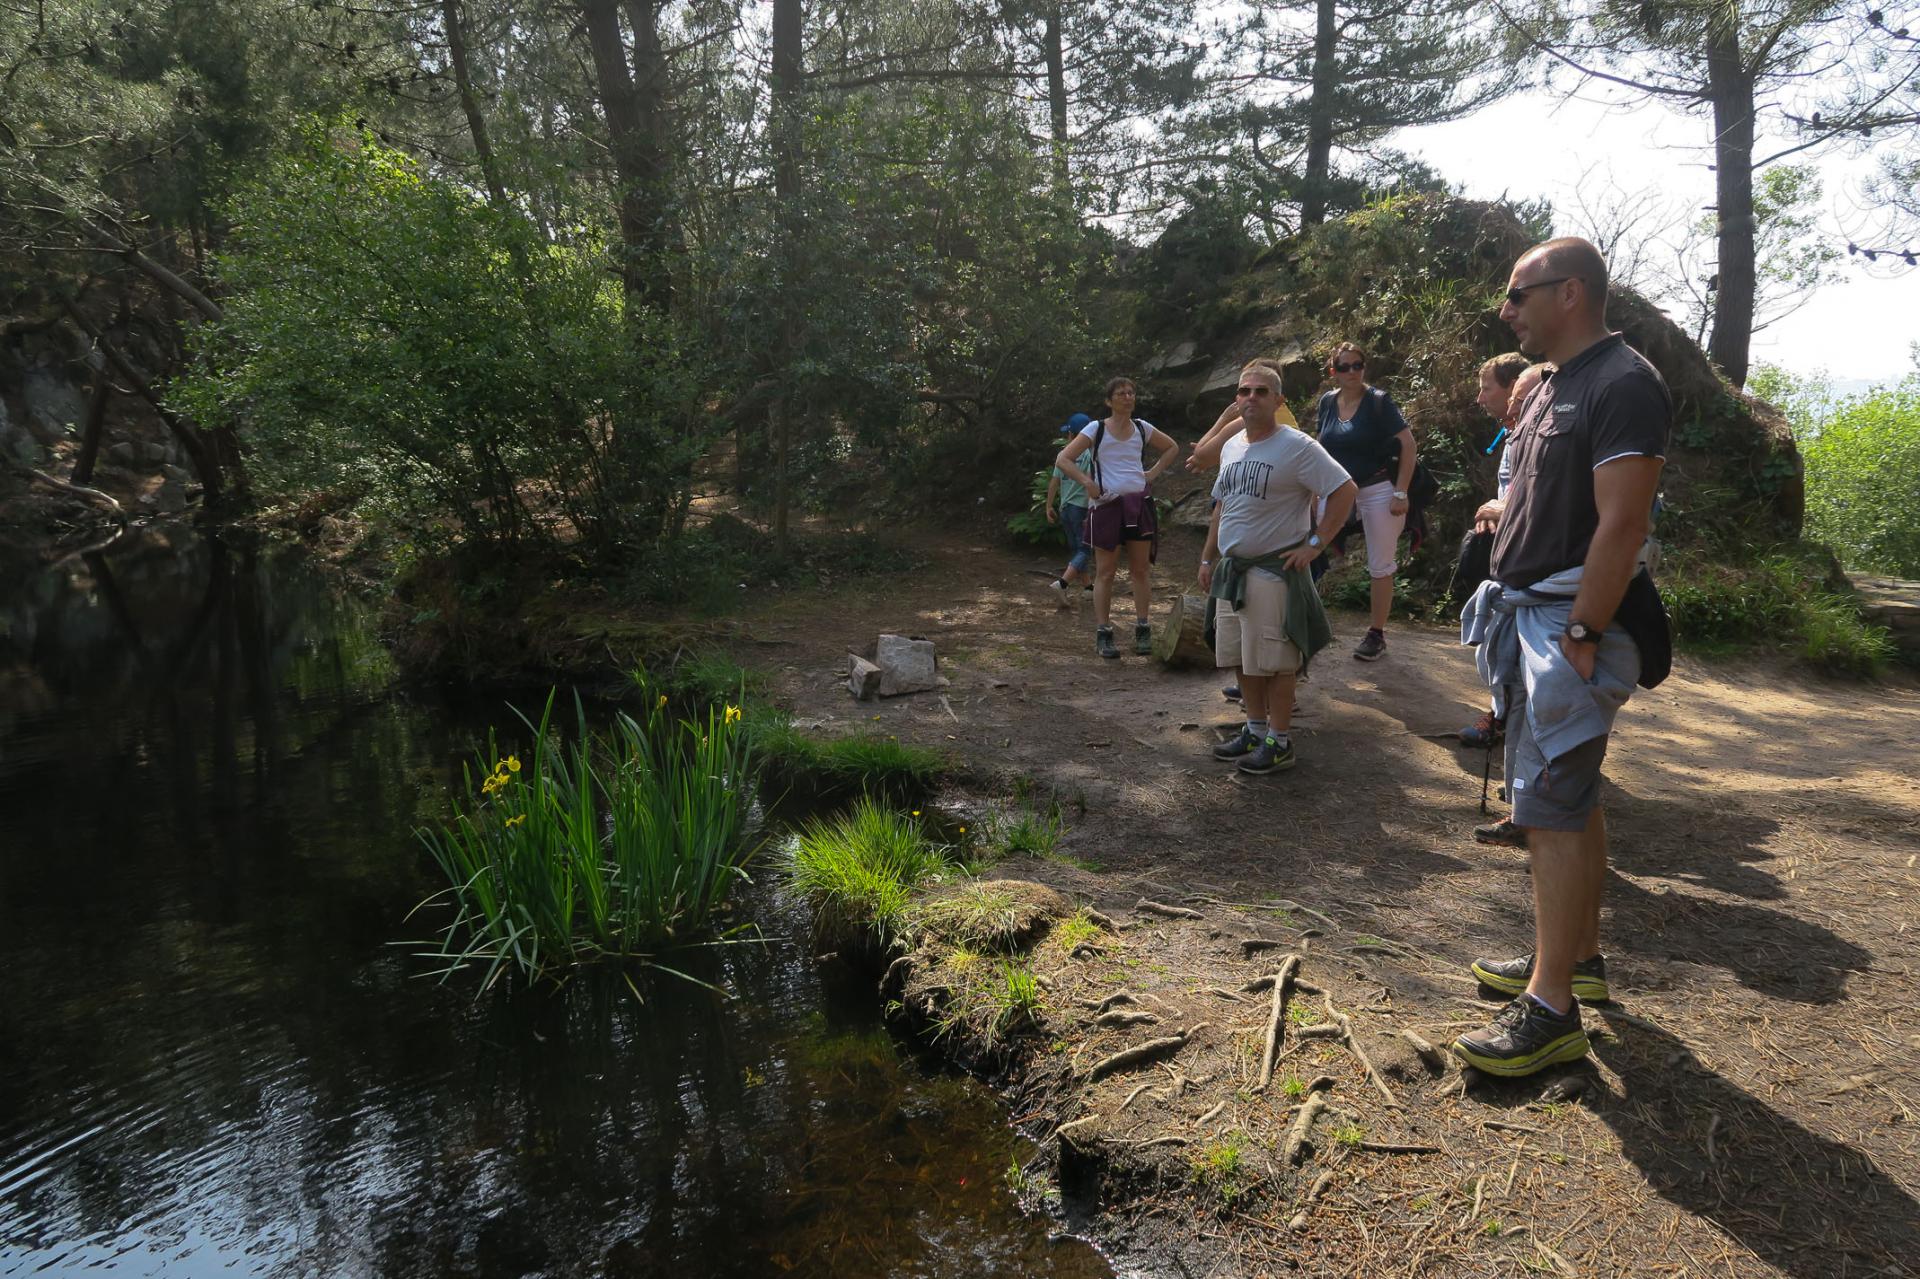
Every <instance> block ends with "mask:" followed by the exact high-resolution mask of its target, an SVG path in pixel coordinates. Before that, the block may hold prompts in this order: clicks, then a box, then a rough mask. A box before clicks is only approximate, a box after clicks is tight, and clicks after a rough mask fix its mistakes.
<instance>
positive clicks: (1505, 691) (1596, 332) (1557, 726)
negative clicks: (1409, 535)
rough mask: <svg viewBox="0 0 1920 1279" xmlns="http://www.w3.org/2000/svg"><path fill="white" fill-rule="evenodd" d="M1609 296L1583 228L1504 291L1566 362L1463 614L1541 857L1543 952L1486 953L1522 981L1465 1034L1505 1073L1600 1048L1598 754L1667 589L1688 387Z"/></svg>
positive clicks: (1483, 975)
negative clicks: (1628, 335)
mask: <svg viewBox="0 0 1920 1279" xmlns="http://www.w3.org/2000/svg"><path fill="white" fill-rule="evenodd" d="M1606 303H1607V267H1606V263H1605V261H1604V260H1603V259H1602V258H1601V256H1600V253H1599V250H1597V249H1595V248H1594V246H1593V245H1592V244H1590V243H1588V242H1587V241H1585V240H1580V239H1571V238H1568V239H1559V240H1550V241H1548V242H1547V243H1545V244H1542V245H1540V246H1538V247H1536V248H1534V249H1531V250H1529V251H1528V252H1527V253H1526V254H1525V255H1523V256H1522V257H1521V259H1520V261H1519V263H1518V264H1516V265H1515V266H1514V268H1513V274H1512V276H1511V277H1510V280H1509V288H1508V290H1507V302H1506V304H1505V305H1504V306H1503V307H1501V309H1500V316H1501V318H1502V319H1504V320H1506V321H1507V323H1508V324H1509V325H1511V326H1512V328H1513V331H1514V333H1515V334H1516V335H1517V336H1518V337H1519V339H1520V347H1521V349H1522V350H1524V351H1526V352H1528V353H1530V354H1536V355H1538V356H1540V357H1541V358H1543V359H1546V360H1550V361H1552V362H1553V363H1554V365H1556V366H1557V369H1558V371H1557V372H1554V373H1549V374H1547V377H1546V383H1545V385H1544V386H1543V387H1542V389H1540V390H1539V391H1537V392H1536V393H1535V394H1534V395H1533V396H1532V398H1531V399H1530V400H1529V401H1528V403H1527V406H1526V410H1525V412H1524V415H1523V416H1522V418H1521V420H1520V421H1519V423H1518V424H1517V425H1516V427H1515V431H1514V436H1513V439H1512V442H1511V444H1510V447H1511V448H1512V449H1513V450H1514V453H1513V483H1512V486H1511V487H1510V488H1509V489H1508V491H1507V505H1506V510H1505V512H1504V513H1503V514H1502V516H1501V518H1500V523H1499V529H1498V532H1497V533H1496V535H1495V539H1494V545H1493V558H1492V578H1491V580H1489V581H1488V582H1487V583H1486V584H1485V585H1484V586H1483V587H1482V588H1481V589H1480V591H1479V592H1478V593H1477V594H1476V595H1475V596H1474V598H1473V600H1472V602H1470V603H1469V604H1468V606H1467V609H1466V611H1465V612H1464V613H1463V614H1462V616H1461V621H1462V639H1463V640H1465V641H1466V642H1468V643H1472V644H1476V645H1478V646H1479V649H1480V652H1479V656H1478V662H1479V665H1480V669H1481V673H1482V675H1483V676H1484V677H1485V678H1486V679H1487V682H1488V685H1489V686H1490V687H1492V688H1494V689H1495V690H1496V692H1497V693H1500V694H1502V695H1503V696H1504V698H1505V700H1507V701H1508V702H1510V703H1511V704H1510V705H1509V706H1508V708H1507V732H1508V734H1509V736H1510V738H1511V739H1512V741H1513V751H1512V758H1513V760H1514V765H1513V769H1512V772H1511V775H1510V776H1509V777H1508V779H1507V785H1508V789H1509V791H1510V793H1511V795H1512V798H1513V806H1514V811H1513V821H1514V824H1515V825H1517V826H1520V827H1522V828H1523V829H1525V831H1526V833H1527V847H1528V850H1529V852H1530V853H1531V854H1532V860H1533V896H1534V953H1533V954H1531V955H1526V956H1523V957H1521V958H1519V959H1512V960H1497V961H1496V960H1477V961H1475V962H1474V965H1473V974H1474V976H1475V977H1477V978H1479V979H1480V981H1481V983H1482V984H1484V985H1487V986H1490V987H1493V988H1494V989H1496V990H1500V991H1503V992H1505V993H1507V994H1510V995H1513V996H1515V998H1514V1000H1513V1002H1512V1003H1511V1004H1509V1005H1508V1006H1507V1007H1506V1008H1505V1009H1503V1010H1502V1011H1501V1012H1500V1014H1499V1015H1498V1016H1496V1017H1495V1018H1494V1019H1493V1022H1492V1024H1491V1025H1489V1026H1487V1027H1485V1028H1484V1029H1481V1030H1477V1031H1474V1032H1472V1033H1471V1034H1467V1035H1462V1036H1461V1037H1460V1038H1459V1039H1458V1040H1456V1041H1455V1042H1454V1045H1453V1049H1454V1051H1455V1052H1456V1053H1457V1054H1459V1056H1460V1057H1462V1058H1463V1059H1465V1060H1466V1061H1467V1062H1468V1063H1470V1064H1472V1065H1474V1066H1476V1067H1479V1068H1480V1069H1482V1070H1485V1071H1489V1072H1491V1073H1493V1074H1498V1075H1526V1074H1531V1073H1533V1072H1534V1071H1536V1070H1539V1069H1540V1068H1541V1067H1543V1066H1547V1065H1550V1064H1552V1063H1554V1062H1559V1061H1572V1060H1574V1059H1576V1058H1578V1057H1581V1056H1584V1055H1585V1054H1586V1053H1587V1051H1588V1049H1589V1046H1590V1045H1589V1043H1588V1040H1587V1034H1586V1031H1585V1030H1584V1029H1583V1028H1582V1027H1581V1024H1580V1008H1579V1004H1578V1002H1576V997H1577V998H1578V999H1585V1000H1589V1001H1594V1000H1605V999H1606V998H1607V983H1606V963H1605V960H1604V959H1603V958H1602V957H1601V955H1600V896H1601V888H1602V885H1603V883H1604V881H1605V878H1606V870H1607V831H1606V822H1605V819H1604V818H1603V817H1602V815H1601V812H1600V807H1599V788H1600V764H1601V761H1602V760H1603V759H1604V758H1605V757H1606V752H1607V735H1608V733H1609V732H1610V731H1611V730H1612V727H1613V717H1614V714H1615V712H1617V711H1618V710H1619V708H1620V706H1621V705H1622V704H1623V703H1624V702H1625V701H1626V699H1627V696H1628V694H1629V692H1630V691H1631V690H1632V688H1633V685H1634V683H1635V681H1636V680H1637V679H1638V678H1639V677H1640V674H1641V661H1640V658H1641V654H1640V649H1639V647H1638V646H1637V645H1636V643H1635V641H1634V640H1633V638H1632V637H1631V636H1630V635H1629V634H1628V632H1627V629H1626V626H1623V625H1622V624H1621V623H1622V622H1623V621H1626V622H1627V623H1628V624H1630V625H1635V628H1636V629H1638V627H1637V624H1636V623H1635V622H1633V620H1632V619H1630V618H1628V617H1627V616H1626V615H1625V614H1622V613H1621V612H1620V610H1621V608H1622V603H1623V600H1624V601H1626V602H1627V604H1628V606H1629V609H1630V611H1631V610H1632V609H1634V608H1637V607H1638V605H1637V604H1636V603H1635V601H1639V600H1644V598H1645V597H1646V595H1647V594H1648V593H1649V592H1651V591H1652V584H1651V581H1650V580H1639V581H1636V580H1635V578H1636V574H1637V573H1638V572H1639V568H1640V565H1639V556H1640V549H1641V547H1642V545H1643V544H1644V543H1645V541H1646V536H1647V521H1648V513H1649V511H1650V509H1651V507H1652V505H1653V497H1654V489H1655V486H1656V484H1657V483H1658V481H1659V477H1660V468H1661V466H1662V465H1663V455H1664V453H1665V451H1666V441H1667V431H1668V427H1669V424H1670V422H1671V419H1672V416H1673V404H1672V400H1671V398H1670V396H1669V395H1668V393H1667V387H1666V383H1665V382H1664V381H1663V380H1662V379H1661V377H1660V374H1659V373H1658V372H1657V371H1656V370H1655V369H1654V367H1653V366H1652V365H1651V364H1649V363H1648V362H1647V361H1646V360H1645V359H1644V358H1643V357H1642V356H1641V355H1640V354H1639V353H1637V352H1635V351H1633V350H1632V349H1630V348H1629V347H1628V346H1627V345H1626V343H1625V341H1624V340H1623V339H1622V338H1621V336H1620V335H1619V334H1618V333H1613V332H1610V331H1609V330H1608V329H1607V326H1606ZM1630 583H1631V584H1632V586H1633V591H1632V592H1630V591H1629V584H1630ZM1654 607H1655V610H1656V611H1657V597H1655V605H1654Z"/></svg>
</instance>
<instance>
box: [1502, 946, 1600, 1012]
mask: <svg viewBox="0 0 1920 1279" xmlns="http://www.w3.org/2000/svg"><path fill="white" fill-rule="evenodd" d="M1473 975H1474V976H1475V977H1478V978H1479V979H1480V984H1481V985H1482V986H1486V987H1489V988H1491V989H1493V990H1497V991H1499V992H1500V993H1501V994H1503V995H1517V994H1519V993H1520V992H1521V991H1523V990H1525V989H1526V988H1527V983H1528V982H1530V981H1532V980H1533V956H1532V955H1523V956H1521V957H1520V958H1519V959H1476V960H1474V961H1473ZM1573 997H1574V998H1575V999H1579V1000H1584V1001H1585V1002H1587V1003H1589V1004H1604V1003H1606V1002H1608V1001H1609V1000H1611V999H1612V998H1613V996H1612V995H1610V994H1608V993H1607V957H1606V956H1605V955H1595V956H1594V957H1593V958H1592V959H1583V960H1581V961H1580V962H1579V963H1577V964H1575V965H1574V966H1573Z"/></svg>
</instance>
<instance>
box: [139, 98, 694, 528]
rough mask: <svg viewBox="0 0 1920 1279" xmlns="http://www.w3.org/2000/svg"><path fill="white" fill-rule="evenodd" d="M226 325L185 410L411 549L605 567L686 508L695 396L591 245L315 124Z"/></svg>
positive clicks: (237, 270)
mask: <svg viewBox="0 0 1920 1279" xmlns="http://www.w3.org/2000/svg"><path fill="white" fill-rule="evenodd" d="M230 213H231V216H232V219H233V221H234V223H235V226H236V231H235V234H234V236H233V239H232V240H231V242H230V243H229V244H228V246H227V247H226V249H225V250H224V251H223V252H222V253H221V255H220V257H219V259H218V261H217V267H216V269H217V273H218V275H219V277H220V279H221V282H222V284H223V285H224V286H225V289H226V293H227V295H228V299H229V300H228V302H227V305H226V316H225V318H224V319H223V320H222V321H220V322H218V323H215V324H211V325H208V326H206V327H205V328H204V329H202V330H201V331H200V334H199V342H200V344H201V347H202V349H203V352H204V354H205V355H206V357H207V358H206V359H205V360H204V361H202V362H201V367H200V369H199V371H198V372H197V373H195V374H194V375H193V376H192V377H190V378H188V379H186V380H185V381H183V383H181V384H180V386H179V388H178V390H177V392H176V394H177V395H178V397H179V399H180V400H181V401H182V402H183V406H184V407H186V408H187V409H188V410H189V411H190V412H192V413H193V414H195V415H197V416H199V417H201V418H202V419H203V420H206V421H219V420H238V421H240V422H241V423H242V424H243V431H244V435H245V437H246V439H247V440H248V441H249V442H250V444H251V445H252V446H253V448H254V450H255V455H254V459H253V461H252V463H251V466H252V469H253V472H254V474H255V477H256V479H258V480H259V481H260V482H262V483H263V484H264V485H265V486H266V487H267V488H269V489H271V490H277V491H279V492H283V493H294V492H300V491H304V490H311V489H333V490H339V491H342V492H350V493H354V494H357V495H360V497H361V498H362V500H363V501H364V502H365V503H367V504H368V505H369V506H370V507H371V508H373V509H374V510H375V511H377V512H379V513H382V514H385V515H387V516H388V517H390V518H391V519H393V520H394V521H395V522H396V523H397V524H398V525H399V526H400V528H401V529H402V530H403V531H404V532H405V533H407V534H408V535H409V536H417V535H420V534H424V533H427V532H430V531H431V530H433V529H434V528H436V527H437V526H439V525H440V524H442V523H444V522H445V521H448V520H451V521H452V522H453V524H454V525H455V527H456V528H457V531H458V533H459V534H460V536H461V537H462V538H463V539H465V540H477V541H484V542H493V543H499V542H511V541H516V540H524V539H529V538H539V537H544V536H546V534H547V533H548V531H549V527H550V525H549V521H547V520H546V519H545V518H544V517H545V516H546V515H547V514H548V513H549V512H553V511H557V512H559V513H560V514H561V515H563V516H564V517H565V519H566V521H567V522H569V523H570V524H571V525H572V526H573V528H574V530H575V531H576V532H577V533H578V534H579V536H580V537H581V538H583V539H585V540H586V541H587V542H588V543H589V544H590V545H592V546H594V547H596V548H598V549H603V550H606V549H611V548H612V547H615V546H617V545H619V544H621V543H622V541H623V540H625V538H626V537H627V535H628V534H630V533H632V532H634V531H635V530H636V529H637V530H638V532H639V533H640V534H641V535H642V538H643V540H644V539H650V538H651V537H653V536H656V535H658V534H659V533H660V532H662V531H664V530H665V529H666V528H667V527H669V526H670V521H671V519H672V518H673V517H674V515H675V513H676V512H677V510H678V509H679V502H680V491H681V489H682V488H683V487H684V483H683V480H684V472H685V469H686V467H687V464H688V463H690V461H691V455H692V451H693V449H694V442H693V441H692V440H691V439H690V438H689V437H688V433H687V430H686V428H687V426H688V424H689V423H690V422H691V421H693V420H694V415H693V413H692V411H691V410H692V407H693V406H694V404H695V403H696V398H697V394H698V382H699V379H698V378H697V377H696V376H695V375H694V374H693V371H692V369H691V366H690V364H689V362H688V361H687V359H686V358H685V356H684V352H683V351H681V350H680V349H678V347H677V345H676V343H677V339H676V338H675V337H673V335H672V331H671V330H669V329H668V328H666V327H665V326H664V325H663V324H661V323H660V322H658V321H657V319H656V318H654V317H651V316H648V315H642V314H630V313H627V312H625V310H624V308H623V303H622V299H621V295H620V290H619V289H618V287H617V286H616V284H615V283H614V281H613V280H612V279H611V277H610V276H609V275H608V273H607V272H606V271H605V269H604V261H605V256H606V254H605V246H604V245H602V244H601V243H599V242H598V241H597V240H596V239H594V238H593V237H592V236H589V235H584V234H583V235H582V236H580V237H579V238H577V239H576V240H575V241H573V242H570V243H556V242H552V241H548V240H545V239H543V238H541V237H540V236H539V235H537V234H536V233H535V232H534V230H533V228H532V227H530V226H529V225H528V224H527V223H525V222H524V221H523V220H521V219H519V218H518V217H517V216H514V215H510V214H505V213H502V212H500V211H499V210H497V209H495V208H494V207H492V206H491V205H489V204H487V203H486V202H485V200H484V199H483V198H481V197H479V196H478V195H477V194H476V193H475V192H474V191H473V190H472V189H471V188H470V187H469V186H467V185H465V184H461V183H457V182H454V181H451V180H448V179H443V178H439V177H436V176H433V175H431V174H429V173H427V172H425V171H424V170H422V169H421V168H420V167H419V166H418V165H417V164H415V163H414V161H412V160H411V159H410V158H408V157H407V156H406V155H405V154H403V153H402V152H399V151H396V150H391V149H388V148H386V147H383V146H381V145H380V144H378V143H377V142H375V141H374V140H373V138H372V137H371V136H369V135H367V134H364V133H359V132H356V131H353V130H340V131H337V132H336V131H330V130H328V129H326V128H323V127H319V126H314V127H311V128H310V129H309V131H308V136H307V139H306V145H305V146H303V147H301V148H300V149H298V150H297V151H295V152H294V153H293V154H291V155H288V156H285V157H283V158H282V159H280V160H278V161H277V162H275V163H274V164H273V165H271V166H269V167H268V168H267V169H266V170H265V171H264V172H263V173H261V174H260V175H259V176H258V177H257V179H256V180H254V181H253V182H251V183H250V184H248V185H246V186H244V187H243V188H242V189H241V190H240V191H239V193H238V194H237V196H236V197H235V198H234V201H233V205H232V208H231V210H230Z"/></svg>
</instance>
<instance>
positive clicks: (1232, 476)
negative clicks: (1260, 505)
mask: <svg viewBox="0 0 1920 1279" xmlns="http://www.w3.org/2000/svg"><path fill="white" fill-rule="evenodd" d="M1272 474H1273V466H1272V464H1271V463H1268V462H1257V461H1254V460H1252V459H1243V460H1242V461H1238V462H1235V463H1234V464H1233V465H1232V466H1229V467H1228V468H1227V469H1226V470H1224V471H1222V472H1221V473H1220V480H1219V483H1218V484H1217V485H1216V486H1215V489H1214V492H1215V493H1216V494H1217V495H1218V496H1220V497H1223V498H1224V497H1257V498H1259V499H1260V500H1261V501H1263V502H1264V501H1265V500H1266V497H1267V479H1268V477H1269V476H1271V475H1272Z"/></svg>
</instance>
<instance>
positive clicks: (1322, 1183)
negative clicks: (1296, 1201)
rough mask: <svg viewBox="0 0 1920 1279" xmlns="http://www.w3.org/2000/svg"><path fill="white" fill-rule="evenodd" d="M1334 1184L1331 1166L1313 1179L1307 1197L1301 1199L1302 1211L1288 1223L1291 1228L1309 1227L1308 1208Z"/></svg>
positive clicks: (1301, 1228) (1295, 1214)
mask: <svg viewBox="0 0 1920 1279" xmlns="http://www.w3.org/2000/svg"><path fill="white" fill-rule="evenodd" d="M1332 1184H1333V1169H1331V1168H1329V1169H1327V1170H1326V1171H1325V1172H1323V1173H1321V1174H1320V1175H1319V1176H1318V1177H1315V1178H1314V1179H1313V1185H1311V1186H1309V1187H1308V1188H1307V1197H1306V1198H1305V1199H1303V1200H1302V1201H1301V1205H1300V1211H1299V1212H1296V1213H1294V1214H1293V1220H1292V1221H1289V1222H1288V1223H1287V1228H1288V1229H1289V1230H1305V1229H1306V1228H1307V1209H1309V1208H1311V1207H1312V1206H1313V1202H1314V1200H1316V1199H1318V1198H1319V1197H1320V1196H1321V1195H1322V1194H1323V1193H1325V1191H1326V1189H1327V1187H1328V1186H1330V1185H1332Z"/></svg>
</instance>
